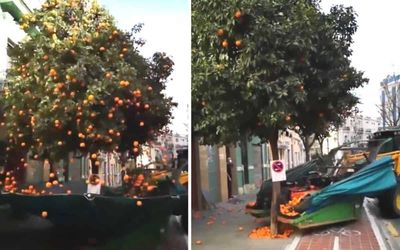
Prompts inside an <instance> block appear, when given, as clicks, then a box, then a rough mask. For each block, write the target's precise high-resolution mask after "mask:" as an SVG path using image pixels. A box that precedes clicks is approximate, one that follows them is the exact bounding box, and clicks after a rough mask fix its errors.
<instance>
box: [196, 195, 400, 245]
mask: <svg viewBox="0 0 400 250" xmlns="http://www.w3.org/2000/svg"><path fill="white" fill-rule="evenodd" d="M254 198H255V196H254V195H248V196H243V197H240V198H239V199H236V202H232V203H230V202H225V203H220V204H217V205H216V207H215V208H214V209H211V210H207V211H204V212H202V213H201V214H194V215H195V218H193V219H192V243H191V244H192V249H193V250H201V249H206V250H214V249H222V250H224V249H240V250H242V249H245V250H253V249H254V250H256V249H276V250H279V249H285V250H295V249H296V250H313V249H318V250H339V249H340V250H379V249H382V250H385V249H400V247H399V246H400V244H399V245H397V246H395V247H393V246H394V243H391V242H390V240H389V239H387V237H386V236H385V234H384V233H385V232H383V229H382V225H383V224H384V220H382V218H380V217H379V214H377V211H376V207H375V204H373V203H371V201H369V200H368V201H366V202H365V203H364V206H365V207H366V209H364V210H363V212H362V216H361V218H360V219H359V220H357V221H353V222H347V223H339V224H335V225H330V226H325V227H319V228H315V229H309V230H296V232H295V233H294V235H292V236H291V237H290V238H289V239H272V240H271V239H249V238H248V234H249V233H250V232H251V230H252V229H254V228H257V227H260V226H264V225H268V223H267V221H266V220H260V219H257V220H256V219H254V218H252V217H251V216H249V215H246V214H245V213H244V211H243V208H244V205H245V204H246V202H247V201H250V200H254ZM199 215H200V216H199ZM199 217H200V218H199ZM392 222H393V224H395V225H396V227H398V228H399V232H400V219H396V220H392ZM392 241H393V240H392ZM395 241H398V243H400V239H397V238H396V239H395Z"/></svg>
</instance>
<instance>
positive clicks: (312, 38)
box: [192, 0, 364, 233]
mask: <svg viewBox="0 0 400 250" xmlns="http://www.w3.org/2000/svg"><path fill="white" fill-rule="evenodd" d="M335 10H337V13H335V11H334V10H333V11H331V13H330V14H328V15H325V14H323V13H322V12H321V11H320V10H319V7H318V4H317V2H316V1H306V0H295V1H286V0H268V1H265V0H260V1H253V0H247V1H246V0H245V1H230V2H229V4H227V3H226V2H222V1H205V0H204V1H203V0H196V1H193V2H192V25H193V28H192V74H193V77H192V79H193V80H192V86H193V87H192V114H193V115H192V119H193V121H192V122H193V133H194V135H195V136H197V137H198V138H200V140H201V142H202V143H204V144H216V143H224V144H229V143H235V142H237V141H242V142H243V143H242V145H245V144H244V143H246V140H248V138H249V137H250V136H258V137H259V138H261V139H262V140H264V141H268V142H269V143H270V147H271V151H272V157H273V159H278V157H279V156H278V145H277V144H278V136H279V131H280V130H283V129H286V128H290V127H292V126H293V127H295V126H299V128H300V130H301V131H305V127H306V126H305V125H306V123H308V122H309V123H311V124H313V123H315V122H318V121H319V120H322V119H321V117H322V116H324V117H325V118H326V119H324V120H323V121H324V123H323V125H325V123H329V122H331V120H330V118H329V117H328V116H327V115H325V113H323V112H326V110H327V109H330V107H331V106H334V105H336V104H337V103H339V102H343V103H345V104H343V105H339V106H338V107H337V108H332V109H330V110H331V111H332V113H334V112H336V113H342V112H343V113H345V112H346V110H348V109H351V108H352V107H353V106H354V105H355V103H356V102H357V99H356V98H355V97H354V96H353V95H352V94H351V93H350V90H352V89H353V88H355V87H358V86H360V85H362V83H364V80H362V79H361V80H360V76H362V74H361V73H359V72H356V71H355V70H354V69H352V68H350V63H349V59H348V57H349V55H350V54H351V52H350V49H349V45H350V44H351V42H352V41H351V39H350V38H351V35H352V33H354V27H355V25H356V24H355V20H354V15H353V13H352V10H351V9H350V10H348V9H341V8H338V9H335ZM329 15H332V16H329ZM346 17H347V19H346ZM335 21H337V22H336V23H335ZM323 29H325V30H323ZM323 32H329V33H327V34H325V33H323ZM322 38H324V39H322ZM329 39H330V40H332V41H331V42H329V43H328V44H327V45H324V44H323V43H322V41H324V42H325V41H327V40H329ZM332 56H333V57H334V63H336V64H335V65H334V66H332V67H331V66H330V64H331V62H330V61H329V60H328V59H329V58H330V57H332ZM326 73H329V74H326ZM350 73H354V74H352V75H351V77H349V78H347V80H346V81H340V79H339V78H342V77H343V75H344V74H350ZM349 76H350V75H349ZM320 78H323V80H320ZM335 85H337V86H335ZM342 85H343V86H342ZM336 87H338V88H336ZM344 94H346V95H348V96H350V97H351V98H348V100H349V101H348V102H346V97H345V96H344ZM326 98H329V101H330V102H327V99H326ZM334 99H338V101H333V100H334ZM315 105H322V106H323V107H320V108H321V110H323V111H317V116H314V115H313V114H311V112H308V111H307V109H308V108H311V107H313V106H315ZM342 109H344V110H342ZM320 113H321V114H322V115H320ZM332 117H334V118H335V119H336V116H332ZM321 127H322V128H328V126H319V125H318V126H315V127H310V131H311V132H312V133H317V132H320V131H318V130H319V129H320V128H321ZM307 128H308V127H307ZM307 133H308V131H307ZM242 148H244V147H243V146H242ZM245 151H246V150H242V152H243V153H245ZM242 159H243V165H244V166H245V182H246V183H248V179H249V178H248V175H246V165H247V162H246V157H245V156H244V157H243V154H242ZM279 189H280V186H279V183H274V196H273V199H272V201H273V203H272V207H271V222H272V224H271V225H272V226H273V227H272V228H271V229H272V232H273V233H276V223H275V221H276V211H277V207H276V203H275V202H276V200H277V194H278V193H279ZM274 201H275V202H274Z"/></svg>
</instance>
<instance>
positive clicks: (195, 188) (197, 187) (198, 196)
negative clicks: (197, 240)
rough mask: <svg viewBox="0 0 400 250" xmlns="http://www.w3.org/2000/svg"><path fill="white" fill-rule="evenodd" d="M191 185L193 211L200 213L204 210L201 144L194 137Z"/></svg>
mask: <svg viewBox="0 0 400 250" xmlns="http://www.w3.org/2000/svg"><path fill="white" fill-rule="evenodd" d="M191 165H192V169H191V182H192V183H191V185H192V209H193V210H194V211H199V210H201V209H202V208H203V199H202V193H201V183H200V181H201V180H200V159H199V143H198V140H197V138H196V137H194V136H192V159H191Z"/></svg>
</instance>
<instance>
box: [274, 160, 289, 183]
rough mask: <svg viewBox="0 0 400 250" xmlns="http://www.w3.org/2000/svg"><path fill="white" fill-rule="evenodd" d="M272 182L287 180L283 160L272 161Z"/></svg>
mask: <svg viewBox="0 0 400 250" xmlns="http://www.w3.org/2000/svg"><path fill="white" fill-rule="evenodd" d="M271 177H272V182H277V181H286V167H285V163H284V162H283V161H282V160H276V161H272V162H271Z"/></svg>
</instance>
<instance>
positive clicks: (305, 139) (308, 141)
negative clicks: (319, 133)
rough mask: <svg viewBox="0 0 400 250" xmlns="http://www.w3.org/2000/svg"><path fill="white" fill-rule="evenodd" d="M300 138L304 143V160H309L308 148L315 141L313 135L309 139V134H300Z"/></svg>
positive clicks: (309, 148)
mask: <svg viewBox="0 0 400 250" xmlns="http://www.w3.org/2000/svg"><path fill="white" fill-rule="evenodd" d="M300 138H301V140H302V141H303V144H304V151H305V152H306V162H307V161H310V160H311V157H310V150H311V146H312V145H313V144H314V142H315V136H314V138H313V139H312V140H311V139H310V138H311V136H310V135H304V136H300Z"/></svg>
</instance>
